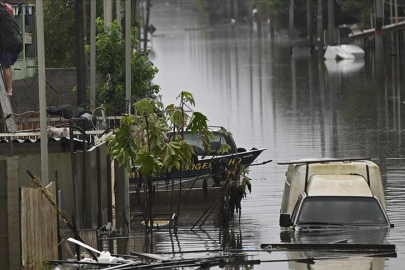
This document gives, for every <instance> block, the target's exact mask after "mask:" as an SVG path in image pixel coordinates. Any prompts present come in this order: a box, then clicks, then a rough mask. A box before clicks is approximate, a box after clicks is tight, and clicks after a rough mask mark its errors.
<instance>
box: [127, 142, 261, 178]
mask: <svg viewBox="0 0 405 270" xmlns="http://www.w3.org/2000/svg"><path fill="white" fill-rule="evenodd" d="M264 150H265V149H264V148H263V149H252V150H250V151H246V152H240V153H235V154H230V155H223V156H214V157H209V158H208V157H206V158H199V159H198V160H197V162H195V163H194V164H193V166H192V167H191V169H190V170H188V171H184V172H180V171H179V170H177V169H173V170H172V171H171V172H168V173H162V174H160V175H159V176H156V177H153V178H152V181H162V180H167V181H169V180H172V179H178V178H192V177H202V176H204V175H209V174H210V173H211V168H210V164H211V163H212V162H215V161H221V162H224V163H226V168H227V170H228V171H231V170H233V169H234V168H235V166H236V165H243V166H245V167H248V166H250V165H251V164H252V163H253V162H254V161H255V160H256V158H257V157H258V156H259V155H260V154H261V153H262V152H263V151H264ZM129 181H130V183H134V184H136V183H138V181H139V182H143V179H137V178H133V177H131V178H130V179H129Z"/></svg>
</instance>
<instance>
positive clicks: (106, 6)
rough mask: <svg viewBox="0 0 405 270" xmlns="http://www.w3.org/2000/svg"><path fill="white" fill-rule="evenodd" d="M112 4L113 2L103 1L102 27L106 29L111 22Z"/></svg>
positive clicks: (111, 0) (109, 0)
mask: <svg viewBox="0 0 405 270" xmlns="http://www.w3.org/2000/svg"><path fill="white" fill-rule="evenodd" d="M112 2H113V0H104V2H103V14H104V26H107V27H110V25H111V22H112V7H113V6H112Z"/></svg>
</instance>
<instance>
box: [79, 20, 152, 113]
mask: <svg viewBox="0 0 405 270" xmlns="http://www.w3.org/2000/svg"><path fill="white" fill-rule="evenodd" d="M96 23H97V31H98V33H97V36H96V48H97V54H96V71H97V73H98V74H99V75H100V76H101V78H102V83H101V84H100V86H98V87H97V97H96V100H97V101H98V102H99V103H103V104H104V106H105V108H106V110H107V113H108V114H117V113H119V114H121V113H123V112H125V108H126V101H125V61H126V57H125V39H123V38H122V29H121V26H120V24H119V23H118V22H117V21H116V20H115V21H113V22H112V23H111V25H110V27H105V26H104V22H103V20H102V19H100V18H98V19H97V21H96ZM137 36H138V30H137V28H136V27H132V29H131V48H134V47H135V44H136V42H137V38H136V37H137ZM86 50H87V51H88V52H89V50H90V47H89V46H88V45H87V46H86ZM149 52H150V51H135V50H131V101H134V100H140V99H143V98H145V97H150V96H151V95H153V94H156V93H158V92H159V89H160V87H159V86H158V85H156V84H153V83H151V81H152V80H153V78H154V76H155V74H156V73H157V72H158V69H157V68H156V67H155V66H154V65H153V63H152V62H151V61H150V59H149Z"/></svg>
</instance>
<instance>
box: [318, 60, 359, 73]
mask: <svg viewBox="0 0 405 270" xmlns="http://www.w3.org/2000/svg"><path fill="white" fill-rule="evenodd" d="M325 67H326V70H327V71H328V73H329V74H330V75H334V74H341V75H349V76H350V75H352V74H356V73H357V72H361V71H362V70H363V69H364V59H344V60H338V61H336V60H334V59H333V60H330V59H327V60H325Z"/></svg>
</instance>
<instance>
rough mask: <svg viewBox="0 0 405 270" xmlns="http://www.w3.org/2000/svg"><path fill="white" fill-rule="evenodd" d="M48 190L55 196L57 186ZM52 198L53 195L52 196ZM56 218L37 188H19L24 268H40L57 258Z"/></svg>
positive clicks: (53, 210) (51, 185)
mask: <svg viewBox="0 0 405 270" xmlns="http://www.w3.org/2000/svg"><path fill="white" fill-rule="evenodd" d="M46 189H47V191H48V192H49V193H50V194H52V195H53V196H54V194H56V185H55V184H54V183H51V184H50V185H49V186H48V187H47V188H46ZM54 198H55V196H54ZM57 222H58V217H57V213H56V211H55V208H54V207H53V205H52V204H51V203H50V202H49V200H48V199H47V198H46V197H45V195H43V193H42V192H41V191H40V190H39V189H38V188H30V187H23V188H22V190H21V255H22V267H23V268H24V269H40V268H41V267H42V266H43V264H44V263H45V262H46V261H49V260H56V259H58V226H57Z"/></svg>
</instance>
